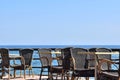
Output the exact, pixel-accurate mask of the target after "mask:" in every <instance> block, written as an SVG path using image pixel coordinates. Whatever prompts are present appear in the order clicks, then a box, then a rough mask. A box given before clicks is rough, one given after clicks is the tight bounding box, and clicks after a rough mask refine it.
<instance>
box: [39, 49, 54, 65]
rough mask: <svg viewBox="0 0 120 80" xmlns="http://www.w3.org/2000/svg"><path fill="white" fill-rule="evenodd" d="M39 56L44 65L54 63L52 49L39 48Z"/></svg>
mask: <svg viewBox="0 0 120 80" xmlns="http://www.w3.org/2000/svg"><path fill="white" fill-rule="evenodd" d="M38 52H39V57H40V61H41V65H42V66H48V65H49V66H50V65H51V64H52V54H51V50H50V49H46V48H42V49H38Z"/></svg>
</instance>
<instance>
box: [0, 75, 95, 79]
mask: <svg viewBox="0 0 120 80" xmlns="http://www.w3.org/2000/svg"><path fill="white" fill-rule="evenodd" d="M47 78H48V77H47V76H42V80H47ZM0 80H8V76H4V77H3V79H0ZM10 80H39V75H34V77H32V76H29V75H26V79H24V78H23V76H21V77H20V76H19V75H18V76H16V78H13V77H11V78H10ZM55 80H56V79H55ZM58 80H61V79H60V78H58ZM78 80H85V78H81V79H78ZM90 80H94V79H93V78H90Z"/></svg>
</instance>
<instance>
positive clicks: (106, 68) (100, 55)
mask: <svg viewBox="0 0 120 80" xmlns="http://www.w3.org/2000/svg"><path fill="white" fill-rule="evenodd" d="M96 51H97V52H111V49H108V48H96ZM97 57H98V59H109V60H111V54H98V55H97ZM102 68H103V69H105V70H108V69H109V68H110V66H108V64H107V63H104V64H103V65H102Z"/></svg>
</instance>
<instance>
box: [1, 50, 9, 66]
mask: <svg viewBox="0 0 120 80" xmlns="http://www.w3.org/2000/svg"><path fill="white" fill-rule="evenodd" d="M0 54H1V58H2V66H4V67H6V68H9V65H10V62H9V50H8V49H5V48H1V49H0Z"/></svg>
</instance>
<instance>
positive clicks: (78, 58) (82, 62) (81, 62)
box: [71, 48, 88, 70]
mask: <svg viewBox="0 0 120 80" xmlns="http://www.w3.org/2000/svg"><path fill="white" fill-rule="evenodd" d="M85 52H88V50H87V49H84V48H72V49H71V56H72V58H73V63H74V69H81V70H82V69H85V67H86V58H87V54H86V53H85Z"/></svg>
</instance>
